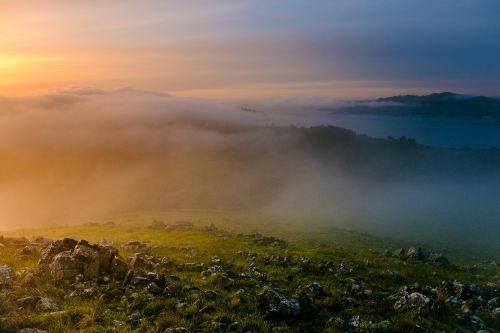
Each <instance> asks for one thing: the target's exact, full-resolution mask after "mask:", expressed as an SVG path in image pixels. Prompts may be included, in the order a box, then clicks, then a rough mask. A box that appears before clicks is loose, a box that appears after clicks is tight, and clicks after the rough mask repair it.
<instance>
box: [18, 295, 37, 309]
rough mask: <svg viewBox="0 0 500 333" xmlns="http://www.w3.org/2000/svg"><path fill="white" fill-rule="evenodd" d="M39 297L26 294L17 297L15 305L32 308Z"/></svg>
mask: <svg viewBox="0 0 500 333" xmlns="http://www.w3.org/2000/svg"><path fill="white" fill-rule="evenodd" d="M40 299H41V297H39V296H27V297H23V298H19V299H18V300H16V306H17V307H18V308H22V309H23V310H34V309H35V308H36V305H37V304H38V302H40Z"/></svg>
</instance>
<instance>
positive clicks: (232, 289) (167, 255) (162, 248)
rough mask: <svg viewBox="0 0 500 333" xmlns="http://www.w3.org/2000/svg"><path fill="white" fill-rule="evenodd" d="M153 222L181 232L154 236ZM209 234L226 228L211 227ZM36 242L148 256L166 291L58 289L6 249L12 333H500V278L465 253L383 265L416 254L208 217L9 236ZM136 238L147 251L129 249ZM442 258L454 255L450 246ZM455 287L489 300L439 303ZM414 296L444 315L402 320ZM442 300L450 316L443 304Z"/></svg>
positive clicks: (6, 320) (317, 232)
mask: <svg viewBox="0 0 500 333" xmlns="http://www.w3.org/2000/svg"><path fill="white" fill-rule="evenodd" d="M153 219H156V220H161V221H162V222H163V223H165V224H166V225H173V226H174V227H169V228H165V229H161V228H156V229H153V228H151V223H152V220H153ZM177 221H189V222H190V223H192V226H187V227H183V226H182V225H181V226H177V227H176V226H175V223H176V222H177ZM210 224H213V225H214V226H215V228H211V229H207V226H209V225H210ZM255 232H259V233H261V234H262V235H264V236H262V237H261V236H258V235H257V236H256V235H253V233H255ZM36 236H44V237H48V238H50V239H62V238H65V237H70V238H74V239H77V240H80V239H85V240H88V241H89V242H91V243H99V242H101V243H103V242H105V243H106V244H113V246H115V247H117V248H118V249H119V252H120V255H121V256H122V257H123V258H128V257H131V256H133V255H134V253H137V252H142V253H146V254H149V255H151V258H152V259H151V260H152V261H154V262H155V266H154V269H151V271H152V272H154V273H155V274H156V278H157V279H159V280H158V281H159V282H158V281H157V282H156V285H157V287H158V286H160V287H161V289H162V290H161V291H151V290H150V289H148V288H151V285H150V284H146V285H143V284H140V283H139V284H137V285H128V286H124V285H123V283H122V282H121V281H111V282H109V281H107V280H105V281H104V282H103V281H102V279H97V280H95V281H79V282H72V283H69V284H68V283H60V282H56V281H54V279H53V278H52V276H51V275H50V274H49V273H48V272H40V271H39V269H38V264H37V263H38V257H39V255H38V254H35V255H33V256H31V257H29V258H26V256H23V257H21V256H20V253H22V249H21V248H20V246H8V245H6V246H5V247H4V248H2V249H1V250H0V251H1V252H0V254H1V256H0V265H9V266H10V267H12V268H13V270H14V272H15V279H14V282H13V284H12V285H11V286H9V287H5V288H2V289H1V290H0V296H1V298H0V317H2V320H1V322H0V325H1V326H0V331H2V332H3V331H5V332H11V331H12V332H15V331H17V330H19V329H22V328H37V329H40V330H45V331H49V332H184V331H187V332H344V331H367V332H379V331H380V332H413V331H415V332H417V331H418V332H423V331H445V332H455V331H463V332H468V331H475V330H477V329H479V328H484V327H488V328H489V329H491V330H492V332H494V329H498V327H499V326H498V325H499V319H498V317H496V313H493V312H492V311H491V309H489V308H488V307H487V306H486V305H485V304H486V303H484V302H486V301H488V300H489V299H490V298H493V297H494V296H495V295H496V296H498V290H499V277H498V276H499V275H500V269H499V268H498V267H496V266H495V267H494V266H492V265H487V264H486V259H487V258H488V254H486V255H485V256H484V258H482V259H481V260H480V261H477V262H476V265H472V264H470V263H471V262H473V260H474V258H472V257H467V256H466V255H465V254H464V253H458V254H457V255H456V256H455V257H453V256H449V259H450V261H451V263H452V264H451V265H436V264H434V263H431V262H428V261H418V260H410V259H404V258H401V257H396V256H392V255H382V251H383V250H384V249H389V250H395V249H396V248H397V247H405V248H408V247H409V246H410V245H413V244H409V243H405V242H404V241H401V240H394V239H387V238H380V237H374V236H371V235H368V234H364V233H357V232H352V231H347V230H340V229H333V228H326V227H325V228H315V229H314V231H312V230H309V229H308V228H307V227H306V226H304V225H302V226H300V225H298V224H294V223H291V224H284V223H283V222H280V221H279V220H267V221H266V219H265V218H263V217H255V216H250V215H245V214H240V215H236V214H234V213H231V214H229V213H222V212H200V211H181V212H168V213H165V214H161V215H140V216H134V215H130V216H126V217H120V218H116V219H112V220H109V221H102V222H100V223H87V224H85V225H79V226H54V227H50V228H46V229H43V230H15V231H9V232H6V233H5V234H4V237H26V238H27V239H33V238H35V237H36ZM265 236H273V237H272V238H269V239H267V238H265ZM132 240H134V241H138V242H139V243H144V247H142V248H140V249H138V248H135V247H133V246H132V247H131V246H123V245H124V244H127V243H129V242H130V241H132ZM282 240H284V241H282ZM285 242H286V243H285ZM6 244H7V242H6ZM141 246H142V245H141ZM432 250H441V251H442V252H445V253H446V254H448V252H452V248H446V246H443V248H442V249H440V248H433V249H432ZM455 259H456V260H457V261H458V262H459V264H458V265H457V264H455V263H456V261H455ZM461 261H463V262H468V263H467V265H464V264H462V262H461ZM162 276H164V277H166V278H161V277H162ZM153 280H154V279H153ZM444 280H450V281H453V280H457V281H460V283H462V284H464V285H467V286H468V285H471V284H474V285H479V286H481V290H482V291H481V294H478V295H474V296H473V297H471V298H470V299H464V300H463V301H461V303H460V304H459V305H453V304H449V303H450V300H445V299H443V300H441V299H440V298H439V297H438V296H436V295H435V294H436V288H437V287H439V286H440V285H441V284H442V281H444ZM154 281H156V280H154ZM316 284H318V285H319V286H320V287H319V288H316V289H318V290H316V289H315V287H314V286H316ZM270 288H271V289H272V288H279V289H272V290H278V291H279V296H277V295H278V294H276V293H275V292H274V291H273V292H269V290H270ZM402 288H403V289H402ZM404 288H406V289H407V291H405V292H406V293H408V294H412V293H418V294H420V295H423V296H425V297H427V296H428V297H429V298H431V299H432V302H431V303H432V304H433V307H431V304H424V305H422V304H417V305H415V306H413V304H410V303H411V302H410V303H409V304H408V305H407V306H406V307H403V309H397V310H396V307H395V303H397V301H398V299H400V298H401V297H403V298H404V296H402V290H404ZM495 293H496V294H495ZM448 296H451V295H448ZM25 297H43V298H48V299H50V301H51V302H52V303H54V304H53V305H54V307H53V308H52V309H42V310H40V309H29V308H28V309H24V308H20V307H19V301H18V300H19V299H22V298H25ZM266 297H268V298H266ZM269 297H270V298H271V300H272V298H273V297H275V298H276V297H278V300H277V301H284V302H285V303H286V302H287V300H288V301H290V302H293V301H294V300H297V301H298V302H299V303H300V307H301V311H300V314H295V313H293V311H292V310H293V309H289V308H285V309H278V310H279V311H277V312H278V313H276V312H273V311H271V310H272V309H270V305H269V304H268V303H269V302H270V301H271V300H269ZM279 297H283V298H282V299H279ZM287 297H288V298H287ZM478 297H479V301H478V302H479V303H478V304H476V303H474V304H473V305H471V306H470V308H471V309H473V310H467V311H466V310H464V305H463V304H466V303H467V302H469V300H470V302H469V303H472V301H474V302H475V301H476V299H477V298H478ZM486 298H487V299H486ZM481 299H483V303H484V304H482V303H480V301H481ZM440 302H442V307H439V306H436V304H440ZM446 302H448V303H446ZM280 304H281V303H280ZM297 304H298V303H297ZM285 305H286V304H285ZM476 305H477V306H476ZM49 308H50V307H49ZM287 311H289V312H287ZM290 311H292V312H290ZM287 314H288V315H287ZM458 314H460V315H458ZM473 316H478V317H479V318H481V320H482V324H481V323H480V324H477V323H474V319H473ZM471 318H472V319H471Z"/></svg>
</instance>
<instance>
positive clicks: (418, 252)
mask: <svg viewBox="0 0 500 333" xmlns="http://www.w3.org/2000/svg"><path fill="white" fill-rule="evenodd" d="M406 256H407V257H408V258H412V259H415V260H424V259H425V253H424V251H423V250H422V249H421V248H420V247H415V246H412V247H410V248H409V249H408V252H406Z"/></svg>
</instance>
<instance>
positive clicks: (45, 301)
mask: <svg viewBox="0 0 500 333" xmlns="http://www.w3.org/2000/svg"><path fill="white" fill-rule="evenodd" d="M35 311H37V312H54V311H59V307H58V306H57V304H56V303H55V302H54V301H53V300H51V299H50V298H48V297H41V298H40V300H39V301H38V303H37V304H36V307H35Z"/></svg>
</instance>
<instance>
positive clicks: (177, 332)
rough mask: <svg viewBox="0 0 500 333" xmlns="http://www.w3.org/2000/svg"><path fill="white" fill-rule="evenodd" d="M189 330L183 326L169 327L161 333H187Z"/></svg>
mask: <svg viewBox="0 0 500 333" xmlns="http://www.w3.org/2000/svg"><path fill="white" fill-rule="evenodd" d="M188 332H189V330H188V329H187V328H185V327H171V328H167V329H166V330H164V331H163V333H188Z"/></svg>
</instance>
